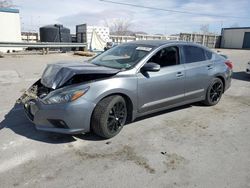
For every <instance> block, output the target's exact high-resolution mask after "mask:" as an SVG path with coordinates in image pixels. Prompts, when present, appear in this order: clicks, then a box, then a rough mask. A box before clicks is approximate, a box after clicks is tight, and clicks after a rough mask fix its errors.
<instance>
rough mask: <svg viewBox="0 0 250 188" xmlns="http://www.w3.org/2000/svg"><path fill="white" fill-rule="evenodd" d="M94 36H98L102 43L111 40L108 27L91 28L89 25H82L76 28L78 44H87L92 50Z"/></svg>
mask: <svg viewBox="0 0 250 188" xmlns="http://www.w3.org/2000/svg"><path fill="white" fill-rule="evenodd" d="M93 34H96V35H98V38H99V39H100V40H102V42H104V43H106V42H109V40H110V39H109V28H108V27H101V26H89V25H87V24H81V25H77V26H76V40H77V42H80V43H81V42H87V43H88V49H90V48H91V43H92V38H93ZM103 48H104V47H103ZM103 48H102V49H103ZM99 50H100V49H99Z"/></svg>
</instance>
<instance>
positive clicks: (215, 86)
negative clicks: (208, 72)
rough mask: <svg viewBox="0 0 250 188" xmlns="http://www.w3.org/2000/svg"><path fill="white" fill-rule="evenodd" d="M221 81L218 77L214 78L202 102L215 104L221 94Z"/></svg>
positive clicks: (208, 104) (209, 104)
mask: <svg viewBox="0 0 250 188" xmlns="http://www.w3.org/2000/svg"><path fill="white" fill-rule="evenodd" d="M223 88H224V86H223V82H222V80H221V79H219V78H214V79H213V81H212V82H211V84H210V86H209V87H208V89H207V94H206V99H205V101H204V104H205V105H207V106H213V105H216V104H217V103H218V102H219V101H220V99H221V96H222V94H223Z"/></svg>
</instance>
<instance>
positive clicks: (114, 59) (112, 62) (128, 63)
mask: <svg viewBox="0 0 250 188" xmlns="http://www.w3.org/2000/svg"><path fill="white" fill-rule="evenodd" d="M152 49H153V47H152V46H150V45H139V44H121V45H118V46H116V47H114V48H111V49H109V50H108V51H106V52H104V53H102V54H100V55H98V56H97V57H95V58H94V59H92V60H91V63H93V64H95V65H100V66H105V67H111V68H116V69H129V68H132V67H133V66H135V65H136V64H137V63H138V62H139V61H140V60H141V59H142V58H143V57H145V56H146V55H147V54H148V53H149V52H150V51H152Z"/></svg>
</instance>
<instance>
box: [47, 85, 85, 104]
mask: <svg viewBox="0 0 250 188" xmlns="http://www.w3.org/2000/svg"><path fill="white" fill-rule="evenodd" d="M88 90H89V87H87V88H84V89H79V88H78V89H70V90H67V91H62V92H56V93H51V94H49V95H48V96H46V97H45V98H44V99H43V103H45V104H60V103H67V102H72V101H75V100H77V99H78V98H80V97H81V96H83V95H84V94H85V93H87V91H88Z"/></svg>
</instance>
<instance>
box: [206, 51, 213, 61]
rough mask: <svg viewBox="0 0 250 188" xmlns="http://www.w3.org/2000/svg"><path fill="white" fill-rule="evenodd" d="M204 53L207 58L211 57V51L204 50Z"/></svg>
mask: <svg viewBox="0 0 250 188" xmlns="http://www.w3.org/2000/svg"><path fill="white" fill-rule="evenodd" d="M205 54H206V57H207V59H208V60H209V59H212V55H213V53H212V52H210V51H207V50H205Z"/></svg>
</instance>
